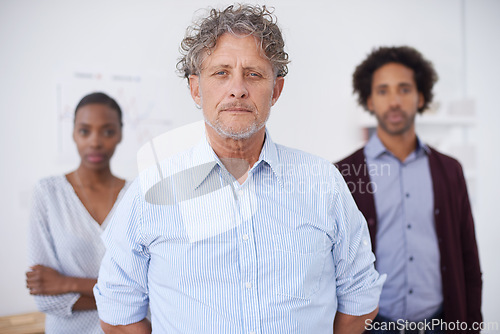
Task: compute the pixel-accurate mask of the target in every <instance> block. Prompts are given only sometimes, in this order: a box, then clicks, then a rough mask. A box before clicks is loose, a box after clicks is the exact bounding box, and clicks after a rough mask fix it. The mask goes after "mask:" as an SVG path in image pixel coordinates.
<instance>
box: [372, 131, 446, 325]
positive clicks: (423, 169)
mask: <svg viewBox="0 0 500 334" xmlns="http://www.w3.org/2000/svg"><path fill="white" fill-rule="evenodd" d="M428 154H429V148H428V147H427V146H425V145H424V144H423V143H422V142H420V140H419V139H418V138H417V148H416V150H415V151H413V152H412V153H410V155H409V156H408V157H407V158H406V159H405V161H403V162H401V161H400V160H399V159H398V158H396V157H395V156H394V155H393V154H392V153H391V152H389V151H388V150H387V149H386V148H385V146H384V145H383V144H382V142H381V141H380V139H379V138H378V137H377V135H376V134H374V135H373V136H372V137H371V138H370V140H369V142H368V143H367V145H366V146H365V156H366V162H367V167H368V171H369V173H370V181H371V182H372V185H373V187H374V195H375V208H376V212H377V219H378V226H377V234H376V238H377V249H376V254H375V255H376V257H377V261H376V263H375V266H376V268H377V270H378V271H379V272H380V273H384V274H387V281H386V282H385V284H384V288H383V290H382V295H381V297H380V309H379V314H380V315H382V316H384V317H387V318H389V319H392V320H398V319H404V320H409V321H421V320H424V319H427V318H430V317H432V316H433V315H434V314H435V313H436V312H438V311H439V309H440V308H441V305H442V302H443V293H442V284H441V271H440V253H439V247H438V242H437V237H436V228H435V226H434V210H433V205H434V192H433V190H432V178H431V174H430V169H429V159H428V156H427V155H428Z"/></svg>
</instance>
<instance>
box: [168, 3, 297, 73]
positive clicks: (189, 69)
mask: <svg viewBox="0 0 500 334" xmlns="http://www.w3.org/2000/svg"><path fill="white" fill-rule="evenodd" d="M276 21H277V20H276V18H275V16H274V15H273V11H272V10H269V9H268V8H267V7H266V6H262V7H260V6H258V5H257V6H250V5H242V4H240V5H237V6H234V5H231V6H229V7H227V8H226V9H224V10H222V11H221V10H218V9H215V8H212V9H210V13H209V15H208V17H206V18H203V19H201V20H200V21H199V22H197V23H195V24H194V25H192V26H190V27H188V28H187V30H186V36H185V37H184V39H183V41H182V43H181V47H180V52H181V54H182V57H181V58H180V60H179V62H178V63H177V70H178V72H179V74H180V75H181V76H183V77H185V78H188V79H189V76H190V75H192V74H196V75H198V74H200V71H201V64H202V62H203V60H204V59H205V56H206V55H207V52H210V51H211V50H213V49H214V48H215V46H216V44H217V40H218V39H219V37H221V36H222V35H223V34H225V33H231V34H233V35H253V36H255V37H256V38H257V39H258V40H260V45H261V47H262V50H263V51H264V54H265V56H266V57H267V58H268V59H269V61H270V62H271V65H272V67H273V69H274V72H275V74H276V76H277V77H284V76H285V75H286V74H287V73H288V66H287V64H288V63H289V62H290V61H289V60H288V54H287V53H286V52H285V51H284V46H285V42H284V41H283V36H282V34H281V31H280V28H279V27H278V25H277V24H276Z"/></svg>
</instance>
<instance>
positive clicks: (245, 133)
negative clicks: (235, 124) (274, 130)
mask: <svg viewBox="0 0 500 334" xmlns="http://www.w3.org/2000/svg"><path fill="white" fill-rule="evenodd" d="M268 118H269V116H268ZM266 122H267V119H266V120H265V122H263V123H262V124H257V123H255V122H254V123H252V124H250V125H249V126H248V127H247V128H245V129H242V130H240V131H231V130H230V129H225V128H224V127H223V126H222V124H221V123H220V122H219V121H218V120H216V121H215V123H211V122H210V121H209V120H208V119H207V118H206V117H205V123H207V124H208V125H209V126H210V127H211V128H212V129H214V130H215V132H217V133H218V134H219V136H221V137H224V138H230V139H233V140H243V139H248V138H250V137H252V136H253V135H254V134H256V133H257V132H259V131H260V130H261V129H262V128H263V127H264V126H266Z"/></svg>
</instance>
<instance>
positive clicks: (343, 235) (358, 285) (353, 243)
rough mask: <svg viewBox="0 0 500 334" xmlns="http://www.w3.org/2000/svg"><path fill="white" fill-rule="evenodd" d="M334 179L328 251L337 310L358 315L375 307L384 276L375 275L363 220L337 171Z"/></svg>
mask: <svg viewBox="0 0 500 334" xmlns="http://www.w3.org/2000/svg"><path fill="white" fill-rule="evenodd" d="M334 180H335V184H334V193H333V200H332V203H333V205H332V207H331V210H333V212H332V214H333V215H334V217H335V224H336V230H337V239H336V240H335V244H334V246H333V250H332V253H333V259H334V263H335V268H336V270H335V272H336V289H337V300H338V306H337V311H339V312H341V313H344V314H349V315H355V316H360V315H364V314H368V313H370V312H372V311H373V310H374V309H375V308H376V307H377V306H378V302H379V299H380V293H381V291H382V286H383V284H384V282H385V278H386V275H379V274H378V272H377V271H376V270H375V266H374V264H373V263H374V261H375V256H374V254H373V252H372V247H371V242H370V235H369V232H368V226H367V224H366V220H365V218H364V217H363V215H362V214H361V212H360V211H359V210H358V208H357V206H356V204H355V202H354V199H353V198H352V195H351V193H350V192H349V189H348V188H347V185H346V183H345V182H344V180H343V178H342V176H341V175H340V173H339V172H338V171H337V170H335V175H334Z"/></svg>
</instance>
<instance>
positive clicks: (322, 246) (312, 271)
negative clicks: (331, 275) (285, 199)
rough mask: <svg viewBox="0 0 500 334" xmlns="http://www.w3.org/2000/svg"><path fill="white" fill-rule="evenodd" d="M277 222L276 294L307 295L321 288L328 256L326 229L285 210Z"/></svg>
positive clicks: (329, 256) (300, 296) (297, 296)
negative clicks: (280, 219) (323, 229)
mask: <svg viewBox="0 0 500 334" xmlns="http://www.w3.org/2000/svg"><path fill="white" fill-rule="evenodd" d="M281 218H282V219H284V221H281V222H279V223H277V224H276V225H277V226H278V228H277V230H276V238H275V240H276V244H275V256H276V261H277V270H276V271H275V279H276V280H275V282H276V287H277V293H278V294H279V295H283V296H288V297H295V298H301V299H310V298H311V297H312V296H313V295H314V294H316V293H317V292H318V290H319V288H320V282H321V279H322V276H323V272H324V268H325V263H326V261H327V259H329V258H330V259H331V258H332V255H331V245H330V243H329V239H328V237H327V235H326V233H325V232H324V231H322V230H320V229H318V228H316V227H314V226H313V225H311V224H310V223H309V222H307V221H305V220H304V218H302V217H300V216H298V215H296V214H294V213H291V212H287V213H286V214H284V215H283V216H282V217H281Z"/></svg>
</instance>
